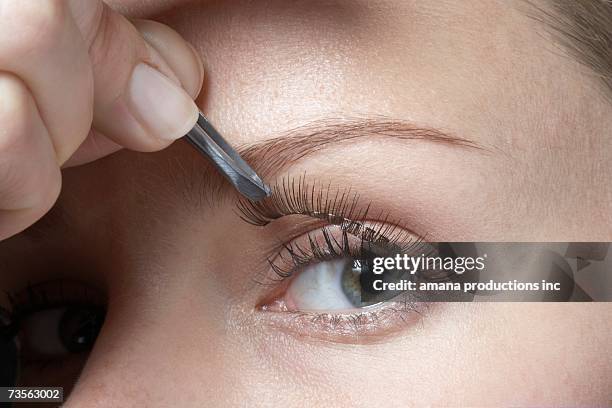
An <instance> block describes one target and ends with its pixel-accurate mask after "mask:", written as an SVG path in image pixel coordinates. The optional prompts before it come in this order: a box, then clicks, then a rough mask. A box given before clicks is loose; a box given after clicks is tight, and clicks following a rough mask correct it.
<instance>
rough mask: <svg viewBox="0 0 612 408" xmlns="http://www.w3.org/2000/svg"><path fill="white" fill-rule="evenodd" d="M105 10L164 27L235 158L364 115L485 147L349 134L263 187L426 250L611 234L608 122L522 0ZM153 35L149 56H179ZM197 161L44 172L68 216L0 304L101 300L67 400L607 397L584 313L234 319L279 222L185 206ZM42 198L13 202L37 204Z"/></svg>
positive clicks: (493, 307)
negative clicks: (325, 321)
mask: <svg viewBox="0 0 612 408" xmlns="http://www.w3.org/2000/svg"><path fill="white" fill-rule="evenodd" d="M111 4H112V6H113V7H114V8H116V9H117V10H119V11H121V12H123V13H127V14H128V15H129V16H130V17H138V18H148V19H153V20H156V21H159V22H162V23H165V24H167V25H169V26H170V27H172V28H173V29H174V30H176V31H177V32H178V33H180V34H181V35H182V36H183V37H184V38H185V39H186V40H187V41H188V42H189V43H191V44H192V45H193V46H194V47H195V50H196V51H197V54H198V55H199V57H201V58H202V60H203V61H204V71H205V72H206V75H205V76H206V80H205V81H204V87H203V89H202V92H201V93H200V95H199V97H198V98H197V102H198V105H199V107H200V108H201V109H202V110H203V111H204V112H206V114H207V116H208V117H209V118H210V119H211V121H212V122H213V123H215V125H216V126H217V127H218V128H219V130H221V131H222V133H223V134H224V135H226V137H227V138H228V139H229V140H231V142H232V143H233V144H235V145H236V146H245V145H250V144H253V143H255V142H258V141H262V140H264V139H269V138H272V137H278V136H279V135H282V134H283V132H286V131H288V130H290V129H293V128H295V127H298V126H302V125H305V124H308V123H310V122H313V121H317V120H327V119H329V118H334V119H343V118H361V117H370V116H376V117H379V116H384V117H388V118H393V119H397V120H403V121H409V122H412V123H416V124H419V125H423V126H427V127H434V128H438V129H442V130H444V131H445V132H447V133H450V134H453V135H457V136H460V137H463V138H467V139H470V140H472V141H474V142H476V143H478V144H479V145H482V146H483V147H485V149H486V150H487V152H486V153H484V152H474V151H468V150H464V149H460V148H457V147H453V146H446V145H442V144H436V143H430V142H425V141H398V140H387V139H384V140H376V141H372V140H368V139H367V138H364V139H362V140H360V141H357V142H355V143H345V144H339V145H336V146H332V147H330V148H328V149H325V150H323V151H321V152H320V153H318V154H316V155H312V156H309V157H308V158H305V159H304V160H301V161H299V162H296V163H295V164H294V165H292V166H290V167H289V168H286V169H283V170H282V171H281V172H280V173H279V174H277V175H275V177H282V176H283V175H286V174H296V175H299V174H302V173H303V172H304V171H305V172H306V173H307V174H308V177H311V178H313V179H320V180H322V181H324V182H325V183H327V182H328V181H332V182H335V183H341V184H343V185H351V186H353V187H354V188H355V190H357V191H359V193H360V194H361V195H363V196H367V198H368V199H369V200H371V201H374V202H376V203H377V205H378V206H379V207H380V208H384V209H385V210H387V211H388V212H392V213H394V214H396V215H398V216H400V217H401V218H402V220H404V221H405V224H406V225H405V227H406V228H410V229H411V230H412V231H415V232H416V233H418V234H421V235H427V236H428V237H430V238H431V239H432V240H433V241H461V240H468V241H582V240H584V241H612V224H610V223H609V222H606V221H604V220H607V219H609V218H610V215H612V182H611V181H612V180H610V175H612V161H610V160H609V158H610V157H612V144H611V143H610V132H611V131H612V107H611V105H610V103H609V102H607V101H606V100H605V98H604V97H603V96H602V92H603V91H602V90H600V89H599V84H598V83H597V82H596V81H595V80H594V78H593V77H592V76H590V74H589V71H588V70H587V69H586V68H584V67H582V66H580V65H579V64H577V63H576V62H575V61H573V60H572V59H571V58H569V57H567V56H565V55H564V54H563V50H562V49H561V48H559V46H557V45H555V44H554V43H553V41H552V40H551V39H550V38H549V37H548V36H547V35H546V32H545V30H543V27H541V26H540V25H538V23H536V22H535V21H533V20H532V19H530V18H528V17H526V14H525V12H524V11H525V6H524V5H522V3H517V4H512V5H511V4H509V2H501V1H500V2H482V1H473V2H469V1H461V2H430V1H414V2H413V1H411V2H403V1H402V2H400V1H397V2H394V1H375V2H371V1H368V2H361V1H356V2H353V1H351V2H348V1H347V2H343V1H337V2H336V1H331V2H329V1H325V2H317V1H314V2H291V3H290V4H289V3H287V2H284V1H269V2H265V3H259V2H251V1H249V2H239V1H236V2H214V3H213V2H211V3H207V2H195V3H192V4H189V3H188V2H183V1H170V0H166V1H162V0H148V1H136V0H131V1H128V0H126V1H120V0H116V1H114V2H112V3H111ZM141 24H142V23H141ZM144 24H145V25H146V23H144ZM141 27H142V26H141ZM158 30H161V28H158ZM164 35H169V34H167V33H166V34H160V36H161V38H162V43H163V41H176V43H173V44H179V43H180V40H178V39H176V38H173V39H168V37H164ZM162 45H163V44H162ZM158 47H159V48H160V49H161V48H163V46H159V45H158ZM178 47H179V46H178V45H176V46H174V47H171V49H172V50H176V49H177V48H178ZM156 48H157V47H156ZM180 49H181V50H183V52H184V53H183V54H182V55H178V56H177V55H173V54H172V52H169V53H167V54H164V52H161V51H160V54H162V56H161V57H159V58H162V60H163V61H165V64H166V66H167V67H169V68H167V69H168V71H167V72H166V74H167V75H168V76H172V75H173V74H172V73H171V72H173V73H174V76H175V78H179V79H181V80H179V83H181V84H183V87H184V88H185V89H186V92H187V93H188V94H190V95H195V94H196V93H197V91H194V89H195V88H199V83H200V82H201V75H202V74H201V71H200V70H199V68H198V67H197V62H196V63H194V62H193V61H194V60H193V56H189V52H188V51H186V50H187V48H180ZM179 66H180V67H179ZM172 67H174V68H172ZM181 67H182V68H181ZM162 71H163V70H162ZM16 76H17V77H19V74H18V73H17V74H16ZM109 76H110V77H113V75H109ZM185 84H188V85H185ZM95 92H98V88H96V89H95ZM47 98H50V99H52V98H60V95H52V94H50V95H48V96H47ZM35 100H36V102H37V106H39V109H41V107H40V102H39V101H38V99H35ZM94 110H95V108H94ZM22 111H26V109H25V108H24V109H22ZM24 115H26V114H25V113H24ZM5 121H6V119H3V123H6V122H5ZM101 121H103V119H101ZM109 121H110V122H112V119H109ZM9 123H10V122H9ZM32 123H34V122H32ZM45 123H48V122H47V121H45ZM94 124H95V123H94ZM32 126H36V125H35V124H33V125H32ZM74 126H75V127H76V126H78V127H79V129H81V128H84V129H85V133H83V131H82V130H80V131H79V132H76V133H78V134H80V135H82V138H81V139H80V140H82V139H83V138H84V137H85V136H86V135H87V126H88V124H87V121H85V123H84V124H83V123H81V124H74ZM107 128H108V127H107ZM77 139H78V138H77ZM136 139H137V138H136V137H132V139H129V138H127V137H126V138H124V139H122V138H121V136H116V137H115V138H114V139H113V140H115V141H116V142H118V143H119V144H120V145H124V146H126V145H127V146H131V147H132V148H139V150H147V151H148V150H158V149H160V148H163V147H164V146H165V145H166V144H167V142H165V143H157V144H156V143H155V142H147V143H142V144H138V145H134V144H130V143H132V142H133V141H134V140H136ZM138 140H141V139H138ZM153 140H156V139H153ZM79 143H80V142H79V141H72V142H70V143H69V144H70V146H72V147H70V148H67V151H68V150H75V149H76V147H77V146H78V145H79ZM111 150H112V149H111ZM3 154H5V153H3ZM3 158H4V157H3ZM201 160H202V159H201V158H200V157H199V156H198V155H197V154H196V153H195V152H194V151H193V150H192V149H191V148H190V147H189V146H187V145H186V144H185V143H184V142H177V143H175V144H173V145H172V146H171V147H169V148H167V149H165V150H163V151H161V152H158V153H134V152H131V151H125V150H124V151H121V152H118V153H115V154H112V155H111V156H109V157H107V158H105V159H102V160H99V161H95V162H93V163H90V164H87V165H83V166H78V167H74V168H70V169H68V170H64V171H63V172H62V183H63V186H62V195H61V196H60V198H59V201H58V203H57V206H58V208H61V212H62V213H64V214H66V218H68V217H69V219H70V221H69V222H68V225H63V226H61V227H57V228H54V229H53V230H52V231H51V232H50V233H48V234H44V235H43V236H42V238H41V237H40V236H37V235H36V234H35V233H34V234H29V235H28V234H27V233H26V234H21V235H16V236H14V237H13V238H10V239H8V240H6V241H4V242H3V243H2V244H0V265H3V268H4V265H6V268H7V270H8V271H9V272H10V273H8V274H7V273H5V272H3V274H2V275H1V276H0V287H1V288H2V289H5V290H18V289H20V288H22V287H23V286H24V285H25V284H26V283H27V282H28V281H34V282H36V281H38V280H45V279H50V278H59V277H62V278H65V277H72V278H79V279H80V280H82V281H85V282H87V283H91V284H92V285H96V286H98V287H101V288H104V290H105V291H106V293H107V296H108V298H109V311H108V315H107V318H106V323H105V326H104V328H103V330H102V332H101V334H100V336H99V338H98V341H97V343H96V346H95V348H94V350H93V351H92V353H91V354H90V356H89V359H88V361H87V364H86V366H85V368H84V371H83V374H82V376H81V377H80V379H79V381H78V383H77V384H76V387H75V389H74V391H73V393H72V396H71V397H70V399H69V400H68V402H67V406H68V407H78V406H89V407H91V406H100V407H106V406H170V405H174V406H202V405H207V406H296V407H297V406H305V405H307V406H326V405H328V406H411V405H414V406H423V405H438V406H456V405H470V406H474V405H491V406H499V405H512V406H517V405H519V406H522V405H526V406H533V405H552V406H555V405H582V406H591V405H605V404H607V403H609V400H610V399H611V398H612V394H611V393H610V389H612V387H611V386H610V385H611V384H612V368H611V367H612V361H611V357H610V356H611V355H612V342H610V337H611V335H612V326H610V324H609V322H610V319H611V318H612V309H611V308H610V306H609V305H607V304H605V303H598V304H561V303H559V304H554V303H552V304H448V305H442V306H440V307H439V308H437V309H435V310H432V311H431V312H428V313H427V314H425V315H424V316H423V317H422V318H421V319H420V320H419V321H418V322H417V324H412V325H406V326H404V327H401V328H399V329H397V330H396V331H395V332H394V333H392V335H391V334H390V335H388V336H387V335H382V334H381V337H380V339H379V340H378V341H377V342H374V343H371V342H362V341H358V340H349V341H343V342H330V341H325V340H323V339H321V337H323V336H321V335H320V334H317V333H306V332H304V331H302V332H298V333H296V332H295V331H292V330H291V329H288V328H282V327H280V328H279V327H273V326H271V325H270V324H267V323H268V319H269V318H268V315H267V314H266V312H262V311H256V310H255V308H256V306H257V305H258V303H259V302H260V301H261V299H262V298H264V297H265V296H267V294H268V293H269V292H270V289H269V288H266V287H261V286H257V285H253V284H252V281H251V280H250V278H251V276H252V274H253V272H254V271H255V270H260V269H262V268H265V257H263V256H262V255H261V254H262V253H263V251H264V250H265V249H266V248H269V247H270V246H271V245H272V244H274V242H276V241H275V240H274V237H275V236H277V235H279V234H280V235H283V233H284V235H287V234H288V233H287V232H286V231H285V230H286V228H285V226H283V225H280V224H279V225H275V226H269V227H266V228H265V229H264V230H261V229H257V228H255V227H252V226H248V225H246V224H244V223H243V222H242V221H240V220H239V219H238V217H237V216H236V214H235V208H234V206H233V204H232V203H231V201H232V199H230V200H228V201H227V202H226V203H225V204H224V205H223V206H215V207H214V208H212V209H211V208H208V207H207V206H205V205H204V206H202V205H201V203H200V202H199V201H200V200H199V197H198V196H197V194H194V191H195V190H198V191H201V189H199V187H200V181H201V180H203V179H210V178H214V177H218V175H216V174H214V173H211V172H209V170H210V169H209V168H207V167H205V166H202V165H201V163H202V162H201ZM59 162H61V163H63V159H62V160H59ZM49 167H50V168H51V167H53V164H49ZM40 171H41V172H42V170H40ZM40 174H43V173H40ZM44 174H47V173H46V170H45V172H44ZM54 177H59V175H58V174H56V175H55V176H54ZM177 180H178V181H177ZM270 181H271V180H270ZM58 188H59V186H57V187H56V190H57V189H58ZM203 188H206V183H204V185H203ZM34 190H36V187H32V191H34ZM56 190H53V191H51V192H49V193H48V196H45V197H43V198H42V199H41V200H42V201H44V203H45V205H43V206H42V207H45V208H42V207H36V210H32V211H34V212H35V213H36V214H42V213H44V212H45V211H46V209H47V208H48V207H49V206H50V205H51V204H52V203H53V201H54V197H55V195H56V194H57V191H56ZM185 190H187V192H188V193H185ZM204 195H205V196H207V195H210V193H208V192H207V191H204ZM26 196H27V194H26ZM209 198H210V197H209ZM30 215H31V214H30ZM5 217H6V215H5V214H3V215H2V218H0V220H3V222H4V219H5ZM33 221H34V219H32V218H31V217H30V218H27V220H26V221H24V220H23V219H22V220H19V221H15V223H19V224H20V225H22V226H23V227H25V226H26V225H25V224H28V223H31V222H33ZM7 222H9V221H7ZM10 222H12V221H10ZM11 228H12V227H11ZM284 228H285V229H284ZM287 228H288V227H287ZM7 231H8V229H7ZM7 235H9V233H7ZM75 254H78V255H75Z"/></svg>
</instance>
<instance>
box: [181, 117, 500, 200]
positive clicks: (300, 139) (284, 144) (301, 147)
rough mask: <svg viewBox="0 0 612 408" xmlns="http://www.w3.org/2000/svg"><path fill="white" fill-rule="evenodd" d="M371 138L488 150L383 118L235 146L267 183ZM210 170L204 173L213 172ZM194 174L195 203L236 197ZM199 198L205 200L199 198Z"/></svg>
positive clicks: (220, 183) (221, 183) (219, 181)
mask: <svg viewBox="0 0 612 408" xmlns="http://www.w3.org/2000/svg"><path fill="white" fill-rule="evenodd" d="M372 138H380V139H395V140H400V141H411V140H417V141H424V142H429V143H437V144H442V145H446V146H450V147H456V148H461V149H466V150H472V151H480V152H486V151H488V150H489V149H486V148H485V147H484V146H482V145H480V144H478V143H476V142H475V141H473V140H470V139H466V138H463V137H459V136H456V135H453V134H451V133H448V132H443V131H441V130H439V129H435V128H431V127H426V126H420V125H416V124H414V123H411V122H407V121H402V120H393V119H388V118H384V117H374V118H365V119H364V118H356V119H324V120H318V121H314V122H310V123H308V124H305V125H303V126H300V127H296V128H293V129H291V130H288V131H285V132H282V133H280V134H277V135H274V136H273V137H271V138H268V139H266V140H263V141H258V142H256V143H253V144H247V145H244V146H237V150H238V152H239V153H240V155H241V156H242V158H243V159H245V160H246V161H247V162H248V163H249V164H250V165H251V166H252V167H253V169H255V171H256V172H257V173H258V174H259V175H260V176H262V177H263V178H264V180H266V179H267V180H268V181H269V180H270V179H271V178H273V177H274V176H275V175H276V174H279V173H281V172H283V171H284V170H286V169H287V168H289V167H291V166H292V165H294V164H296V163H297V162H298V161H301V160H303V159H305V158H307V157H308V156H311V155H313V154H316V153H318V152H320V151H322V150H325V149H327V148H332V147H337V146H342V145H343V144H349V143H351V142H356V141H358V140H360V139H372ZM198 164H199V163H198ZM210 167H211V169H207V170H206V173H209V172H216V170H213V169H212V166H210ZM196 171H197V172H198V173H199V174H185V175H184V176H185V177H197V178H199V179H200V180H202V183H203V185H202V186H199V187H200V188H198V189H197V190H198V191H197V194H199V195H200V197H198V198H197V201H198V202H202V201H204V202H206V203H207V204H208V205H209V206H214V205H215V204H216V203H220V202H223V201H224V200H225V199H226V198H228V197H229V196H231V195H232V194H236V192H235V191H234V189H233V187H232V186H231V185H230V184H229V183H228V182H227V181H226V180H225V179H223V178H222V177H221V176H219V177H205V178H203V177H202V176H201V173H202V168H201V167H199V168H198V169H197V170H196ZM217 174H218V173H217ZM202 194H206V195H207V196H206V197H204V198H202V197H201V195H202Z"/></svg>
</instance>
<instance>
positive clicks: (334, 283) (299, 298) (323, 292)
mask: <svg viewBox="0 0 612 408" xmlns="http://www.w3.org/2000/svg"><path fill="white" fill-rule="evenodd" d="M347 262H350V261H349V260H346V259H338V260H334V261H325V262H319V263H317V264H314V265H311V266H308V267H306V268H305V269H304V270H303V271H302V272H300V273H299V275H298V276H297V277H296V278H295V279H294V280H293V282H291V285H289V288H288V289H287V296H288V297H289V298H290V299H291V300H292V301H293V303H294V305H295V308H296V309H297V310H302V311H309V310H318V311H321V310H329V311H334V310H341V309H354V308H355V306H354V305H352V304H351V302H350V301H349V299H348V298H347V297H346V295H345V294H344V291H343V290H342V273H343V271H344V269H345V267H346V263H347Z"/></svg>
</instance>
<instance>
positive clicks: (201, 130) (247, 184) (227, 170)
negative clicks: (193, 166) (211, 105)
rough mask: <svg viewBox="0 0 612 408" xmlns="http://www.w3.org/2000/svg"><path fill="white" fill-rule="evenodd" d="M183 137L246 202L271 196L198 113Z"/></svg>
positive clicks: (259, 179) (234, 151) (268, 188)
mask: <svg viewBox="0 0 612 408" xmlns="http://www.w3.org/2000/svg"><path fill="white" fill-rule="evenodd" d="M185 137H186V138H187V140H188V141H189V143H191V144H192V145H193V146H194V147H195V148H196V149H197V150H198V151H199V152H200V153H202V154H203V155H204V156H206V157H208V158H209V159H210V160H212V162H213V163H214V164H215V167H217V169H219V171H220V172H221V174H223V175H224V176H225V178H227V179H228V181H229V182H230V183H232V185H233V186H234V187H236V189H237V190H238V192H240V194H242V195H243V196H245V197H247V198H248V199H249V200H253V201H259V200H261V199H263V198H265V197H267V196H269V195H270V194H271V192H272V191H271V190H270V187H268V186H267V185H266V184H265V183H264V182H263V180H262V179H261V178H260V177H259V176H258V175H257V173H255V171H254V170H253V169H252V168H251V166H249V165H248V164H247V162H245V161H244V160H243V159H242V157H240V155H239V154H238V152H236V150H234V149H233V148H232V147H231V146H230V145H229V143H227V141H226V140H225V139H224V138H223V136H221V134H220V133H219V132H218V131H217V130H216V129H215V128H214V127H213V125H211V124H210V122H209V121H208V119H206V117H204V115H203V114H202V112H200V115H199V116H198V121H197V123H196V124H195V126H194V127H193V129H191V130H190V131H189V133H187V134H186V135H185Z"/></svg>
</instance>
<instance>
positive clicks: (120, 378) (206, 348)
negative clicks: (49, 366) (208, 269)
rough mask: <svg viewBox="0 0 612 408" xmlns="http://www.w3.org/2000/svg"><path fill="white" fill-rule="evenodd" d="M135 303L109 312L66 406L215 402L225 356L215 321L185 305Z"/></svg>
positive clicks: (181, 404)
mask: <svg viewBox="0 0 612 408" xmlns="http://www.w3.org/2000/svg"><path fill="white" fill-rule="evenodd" d="M128 303H130V302H128ZM134 303H135V302H134ZM134 303H130V304H129V305H128V304H125V305H122V306H121V307H116V308H114V309H113V308H111V309H109V313H108V315H107V324H105V326H104V327H103V330H102V332H101V335H100V337H99V338H98V341H97V342H96V346H95V348H94V350H93V352H92V353H91V355H90V356H89V359H88V361H87V364H86V366H85V368H84V370H83V373H82V374H81V377H80V378H79V380H78V382H77V383H76V385H75V388H74V389H73V391H72V393H71V395H70V397H69V398H68V400H67V401H66V404H65V406H66V407H111V406H121V407H132V406H134V407H143V406H146V407H166V406H185V407H189V406H192V404H193V403H194V401H206V400H211V399H214V398H213V397H214V390H215V389H218V384H217V382H218V381H219V379H220V378H222V377H223V374H222V373H223V366H224V364H223V359H222V356H223V354H224V353H223V352H222V351H221V350H219V348H220V347H222V341H221V340H222V333H219V332H218V330H219V328H218V327H216V326H215V323H217V322H216V321H215V320H214V319H213V317H212V316H211V315H210V314H209V315H206V314H205V313H200V311H198V310H195V311H194V310H190V311H189V312H187V310H185V308H186V307H189V308H192V309H193V307H194V306H193V305H192V304H191V305H187V304H185V302H183V301H180V300H179V301H177V302H167V303H166V304H167V305H172V307H170V306H168V307H163V308H160V307H152V306H151V305H149V307H147V306H145V305H136V304H134Z"/></svg>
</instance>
